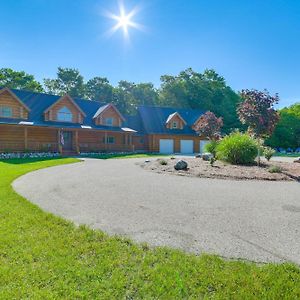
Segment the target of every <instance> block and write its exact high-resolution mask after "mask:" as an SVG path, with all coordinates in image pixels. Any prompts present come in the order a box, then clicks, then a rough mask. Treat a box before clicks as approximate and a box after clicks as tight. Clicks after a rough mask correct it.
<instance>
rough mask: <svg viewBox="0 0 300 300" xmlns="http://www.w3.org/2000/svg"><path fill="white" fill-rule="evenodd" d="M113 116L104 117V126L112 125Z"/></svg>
mask: <svg viewBox="0 0 300 300" xmlns="http://www.w3.org/2000/svg"><path fill="white" fill-rule="evenodd" d="M113 124H114V118H105V125H106V126H113Z"/></svg>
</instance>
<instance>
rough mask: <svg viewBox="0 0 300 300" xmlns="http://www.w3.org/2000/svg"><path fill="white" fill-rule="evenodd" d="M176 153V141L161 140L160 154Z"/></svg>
mask: <svg viewBox="0 0 300 300" xmlns="http://www.w3.org/2000/svg"><path fill="white" fill-rule="evenodd" d="M173 152H174V140H171V139H160V140H159V153H163V154H170V153H173Z"/></svg>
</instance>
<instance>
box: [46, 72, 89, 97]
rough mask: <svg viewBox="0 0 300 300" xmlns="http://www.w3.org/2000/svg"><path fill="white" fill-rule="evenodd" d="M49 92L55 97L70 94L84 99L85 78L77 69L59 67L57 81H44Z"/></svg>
mask: <svg viewBox="0 0 300 300" xmlns="http://www.w3.org/2000/svg"><path fill="white" fill-rule="evenodd" d="M44 85H45V87H46V90H47V92H49V93H52V94H55V95H64V94H69V95H70V96H71V97H84V96H85V84H84V80H83V76H82V75H81V74H80V73H79V71H78V70H77V69H72V68H62V67H59V68H58V71H57V78H56V79H44Z"/></svg>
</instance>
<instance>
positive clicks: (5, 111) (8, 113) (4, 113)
mask: <svg viewBox="0 0 300 300" xmlns="http://www.w3.org/2000/svg"><path fill="white" fill-rule="evenodd" d="M12 114H13V112H12V108H11V107H10V106H0V116H1V117H3V118H11V117H12Z"/></svg>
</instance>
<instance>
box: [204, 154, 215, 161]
mask: <svg viewBox="0 0 300 300" xmlns="http://www.w3.org/2000/svg"><path fill="white" fill-rule="evenodd" d="M213 157H214V156H213V155H212V154H211V153H203V154H202V159H203V160H205V161H210V159H211V158H213Z"/></svg>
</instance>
